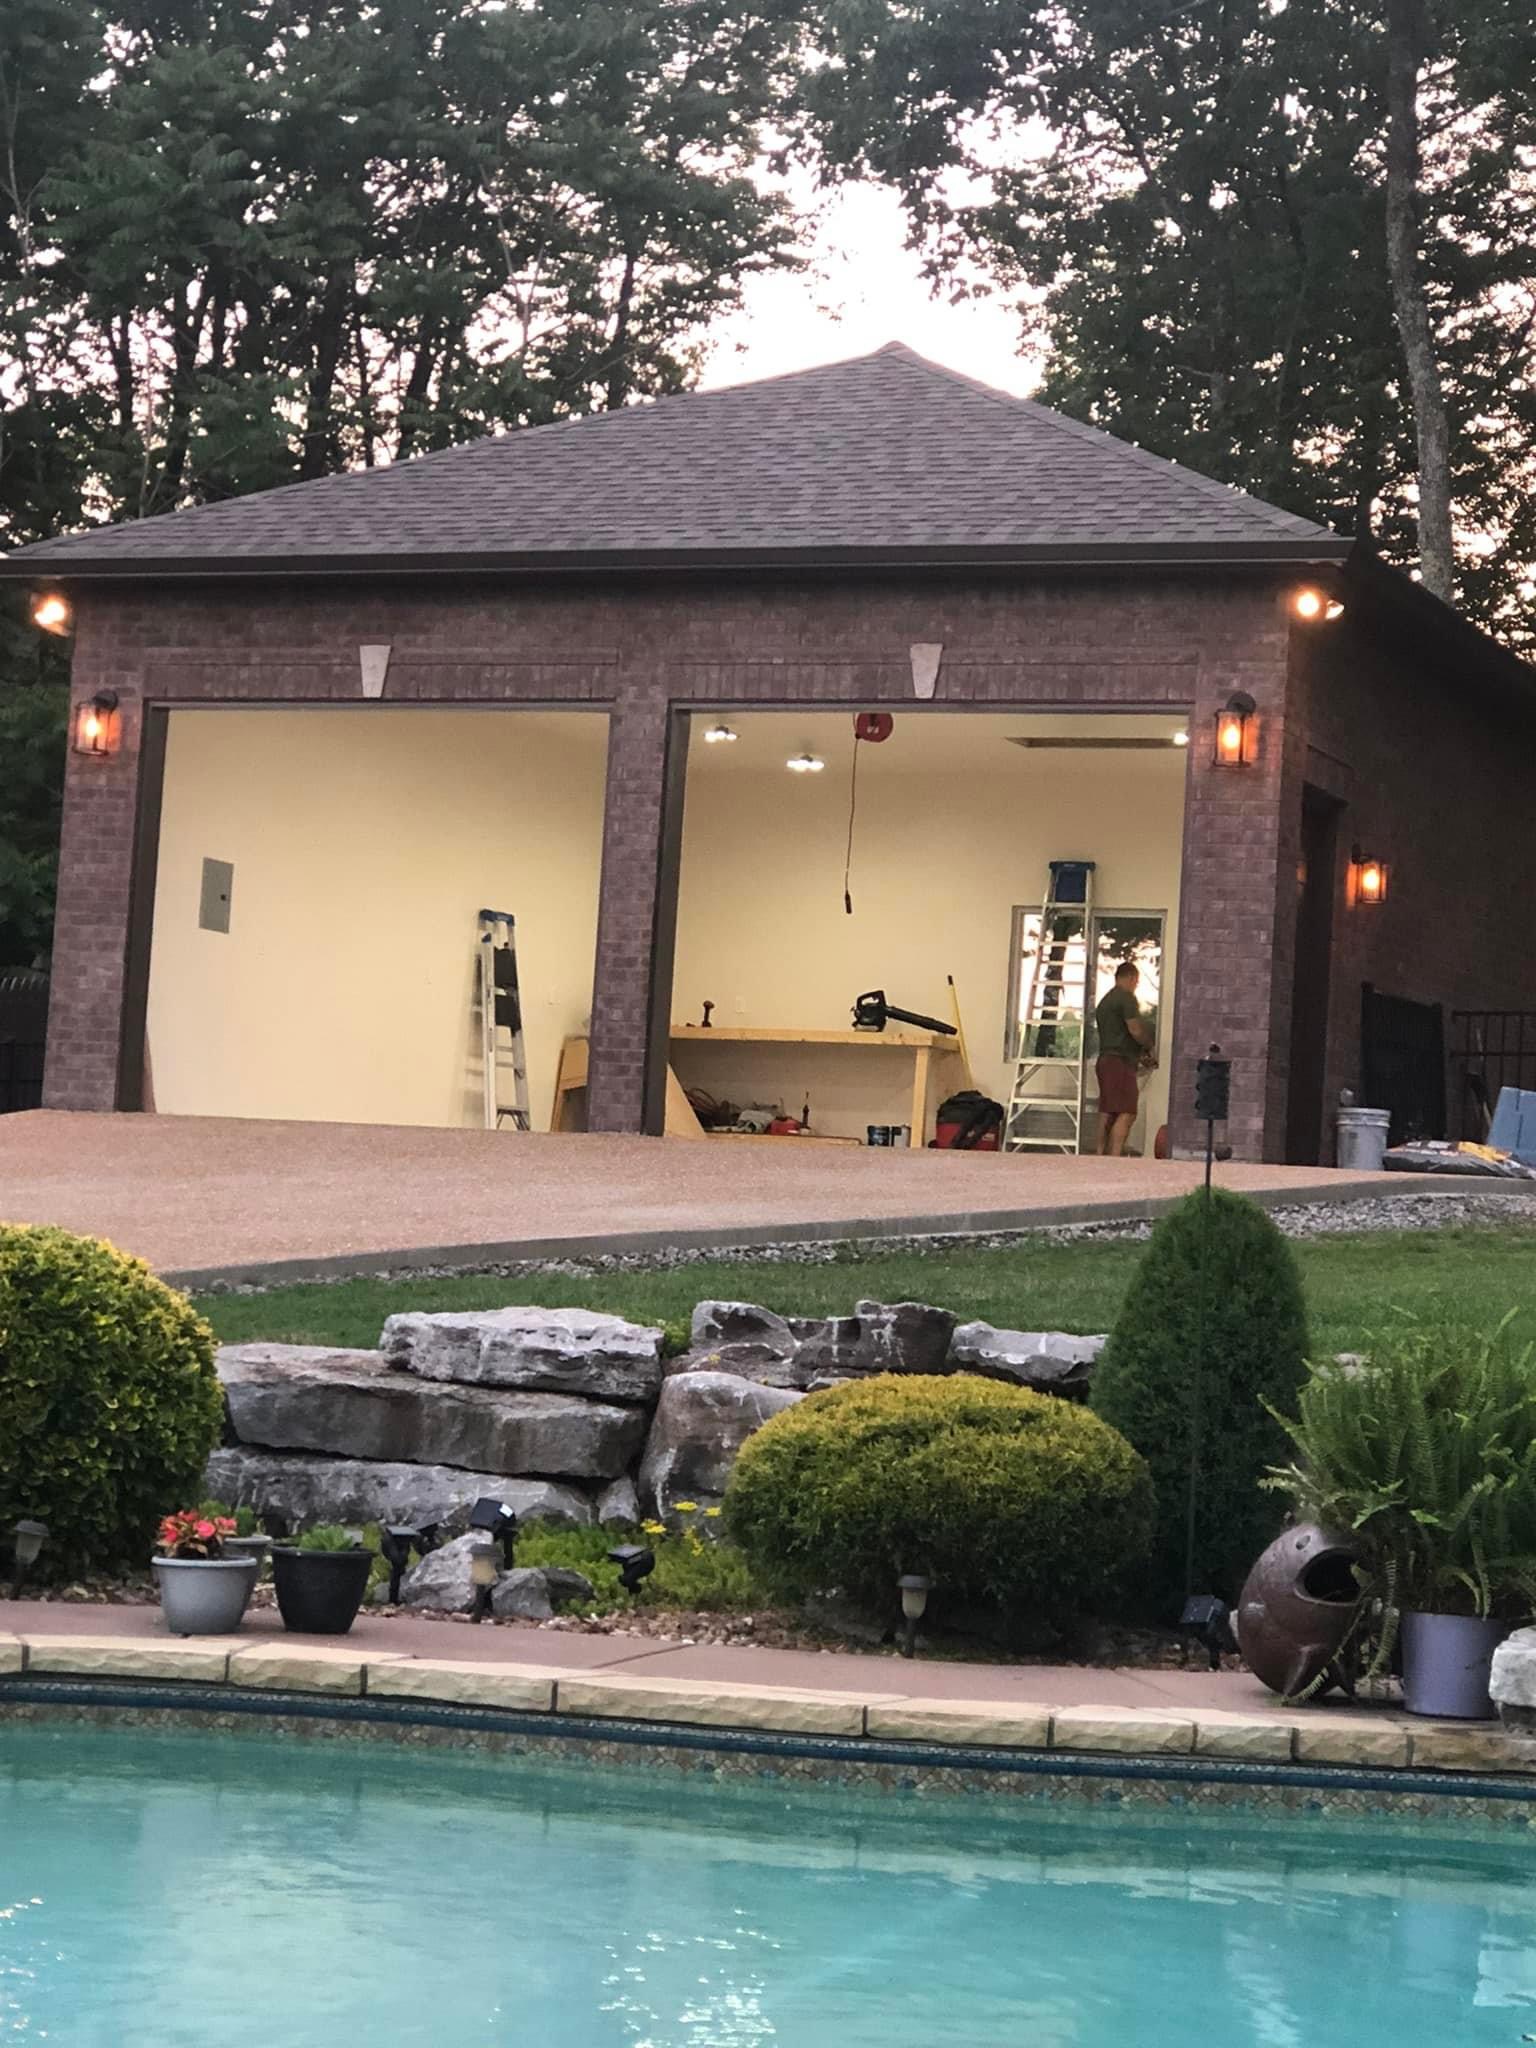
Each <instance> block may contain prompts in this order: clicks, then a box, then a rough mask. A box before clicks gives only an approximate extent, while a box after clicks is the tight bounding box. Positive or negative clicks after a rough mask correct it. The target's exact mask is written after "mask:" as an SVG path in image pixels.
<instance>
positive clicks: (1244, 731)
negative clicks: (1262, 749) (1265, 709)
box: [1216, 690, 1259, 768]
mask: <svg viewBox="0 0 1536 2048" xmlns="http://www.w3.org/2000/svg"><path fill="white" fill-rule="evenodd" d="M1257 709H1258V707H1257V706H1256V705H1255V703H1254V701H1253V699H1252V698H1251V697H1250V696H1249V694H1248V692H1247V691H1246V690H1234V691H1233V692H1232V694H1231V696H1230V697H1229V698H1228V699H1227V701H1226V703H1225V704H1224V705H1223V706H1222V708H1221V710H1220V711H1218V712H1217V714H1216V766H1217V767H1218V768H1245V767H1247V766H1248V764H1249V763H1250V762H1252V761H1254V760H1256V759H1257V758H1258V751H1259V721H1258V719H1257V717H1256V716H1255V713H1256V711H1257Z"/></svg>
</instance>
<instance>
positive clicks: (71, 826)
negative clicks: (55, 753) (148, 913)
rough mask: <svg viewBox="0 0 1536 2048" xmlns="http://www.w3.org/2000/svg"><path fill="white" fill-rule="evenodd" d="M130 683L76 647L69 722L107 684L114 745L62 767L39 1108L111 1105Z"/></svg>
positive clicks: (137, 744)
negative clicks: (117, 723)
mask: <svg viewBox="0 0 1536 2048" xmlns="http://www.w3.org/2000/svg"><path fill="white" fill-rule="evenodd" d="M138 681H139V679H138V676H137V675H136V674H128V673H124V672H123V671H121V670H114V669H111V668H109V667H105V666H103V667H98V666H96V665H95V663H93V662H91V661H89V660H88V659H84V658H82V653H81V651H79V650H77V653H76V658H75V664H74V679H73V686H72V690H71V697H70V702H71V725H73V707H74V706H76V705H78V704H79V703H80V702H81V701H82V700H84V699H86V698H89V697H92V696H94V695H95V694H96V693H97V691H99V690H115V691H116V692H117V695H118V702H119V707H120V716H121V721H122V723H121V745H120V747H119V750H118V752H117V753H115V754H110V755H104V756H95V755H90V754H77V753H75V752H74V750H73V748H72V747H71V750H70V753H69V757H68V761H67V764H66V768H65V775H64V829H63V837H62V841H61V845H60V857H59V895H58V910H57V914H56V917H55V921H54V937H53V960H52V969H51V975H50V993H49V1005H48V1055H47V1064H46V1067H45V1069H44V1076H43V1104H44V1107H45V1108H48V1109H115V1108H116V1107H117V1105H118V1067H119V1061H120V1058H121V1050H122V1034H123V995H124V984H125V974H126V961H127V951H128V933H129V918H130V914H131V908H132V896H133V853H134V836H135V829H136V823H137V818H138V805H139V766H140V749H141V742H142V739H143V715H142V714H143V707H142V703H141V701H140V697H139V691H138Z"/></svg>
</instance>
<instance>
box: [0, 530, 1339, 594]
mask: <svg viewBox="0 0 1536 2048" xmlns="http://www.w3.org/2000/svg"><path fill="white" fill-rule="evenodd" d="M1351 546H1352V543H1351V542H1349V541H1347V540H1340V539H1338V538H1337V537H1336V536H1334V535H1333V534H1319V535H1318V536H1317V537H1316V538H1312V537H1310V536H1303V537H1299V538H1296V539H1276V540H1265V541H1209V542H1200V543H1197V544H1191V543H1189V542H1187V541H1170V542H1131V543H1122V542H1104V543H1101V544H1098V545H1095V544H1092V543H1087V544H1085V543H1082V542H1063V543H1061V544H1060V545H1051V546H1043V547H1026V548H1016V547H910V548H860V547H850V548H724V549H715V548H711V549H698V550H693V551H690V550H687V549H678V548H657V549H617V548H615V549H611V550H604V551H587V550H569V551H558V550H549V551H548V552H542V553H523V554H507V553H489V552H487V553H479V554H459V555H444V554H440V553H431V554H411V553H400V554H383V553H378V554H366V555H344V554H338V555H309V556H301V555H247V554H236V555H211V556H210V555H165V556H155V555H150V554H140V555H117V554H113V553H104V554H98V555H93V554H91V553H90V552H89V551H88V550H87V549H85V548H84V547H83V546H79V544H78V543H75V544H65V545H64V546H62V547H60V548H58V549H56V550H53V551H50V549H49V547H48V545H47V543H46V542H45V543H42V544H40V545H39V546H37V547H36V548H35V549H34V548H27V549H23V550H21V551H20V552H18V553H16V554H13V555H5V556H0V579H3V580H7V581H12V582H16V581H25V582H32V583H36V582H53V583H63V582H67V583H84V582H91V583H97V582H112V583H123V582H139V583H152V582H161V581H170V580H174V581H176V582H220V583H227V582H246V581H258V580H267V581H271V580H274V579H281V580H283V581H285V582H286V581H290V580H292V579H294V578H306V579H307V578H310V577H320V576H333V577H334V576H348V577H354V576H355V577H389V578H391V579H395V578H398V577H401V576H467V575H498V576H516V577H530V576H551V575H560V576H568V575H570V576H574V575H579V576H602V575H608V574H616V573H621V572H624V571H634V570H644V571H648V572H655V571H671V572H674V573H687V574H695V575H697V574H708V573H711V572H720V571H726V570H759V571H762V570H769V571H771V570H807V569H820V570H828V569H866V570H879V569H903V570H907V569H1012V568H1017V569H1031V568H1053V569H1137V568H1149V569H1150V568H1156V569H1266V568H1286V567H1290V568H1295V567H1303V566H1311V567H1327V566H1329V565H1333V564H1338V563H1342V562H1343V561H1345V560H1346V559H1347V558H1348V556H1349V554H1350V550H1351ZM77 547H78V552H77V551H76V549H77Z"/></svg>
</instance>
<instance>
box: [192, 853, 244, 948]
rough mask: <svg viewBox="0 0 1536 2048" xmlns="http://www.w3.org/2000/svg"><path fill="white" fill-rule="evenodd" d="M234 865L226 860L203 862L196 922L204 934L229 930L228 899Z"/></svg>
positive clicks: (230, 892) (230, 893)
mask: <svg viewBox="0 0 1536 2048" xmlns="http://www.w3.org/2000/svg"><path fill="white" fill-rule="evenodd" d="M234 886H235V864H234V862H233V861H228V860H205V861H204V862H203V893H202V898H201V901H200V903H199V905H198V912H197V922H198V927H199V929H200V930H202V931H205V932H227V931H228V930H229V899H230V896H231V895H232V894H233V892H234Z"/></svg>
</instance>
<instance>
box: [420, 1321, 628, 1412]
mask: <svg viewBox="0 0 1536 2048" xmlns="http://www.w3.org/2000/svg"><path fill="white" fill-rule="evenodd" d="M661 1344H662V1333H661V1331H660V1330H657V1329H652V1328H650V1327H649V1326H648V1325H647V1324H644V1323H629V1322H625V1321H624V1319H623V1317H621V1316H605V1315H596V1314H594V1313H592V1311H591V1310H589V1309H584V1308H499V1309H487V1310H479V1311H473V1312H470V1313H465V1314H445V1315H419V1314H411V1315H398V1316H391V1317H390V1318H389V1319H388V1321H387V1322H386V1323H385V1325H384V1334H383V1336H382V1338H381V1339H380V1347H381V1349H382V1351H383V1353H384V1356H385V1358H386V1359H387V1360H388V1362H389V1363H390V1364H391V1365H392V1366H396V1367H398V1368H400V1369H401V1370H403V1371H405V1372H410V1373H415V1374H417V1375H418V1376H419V1377H420V1378H422V1379H427V1380H451V1381H454V1382H457V1383H458V1384H460V1385H463V1386H479V1387H504V1388H523V1389H527V1390H528V1391H529V1392H532V1393H547V1394H581V1395H584V1396H586V1397H587V1398H588V1399H591V1400H596V1401H634V1402H650V1401H653V1400H654V1399H655V1398H656V1391H657V1389H658V1387H659V1386H660V1384H661Z"/></svg>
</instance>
